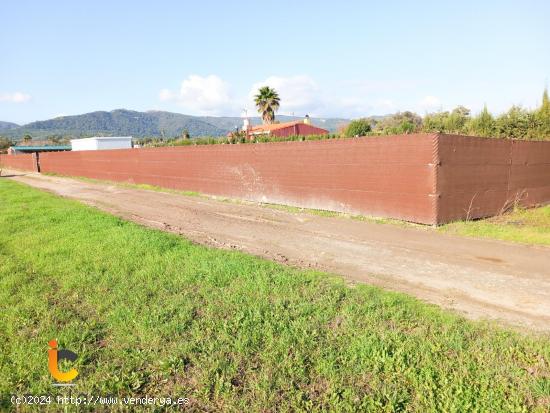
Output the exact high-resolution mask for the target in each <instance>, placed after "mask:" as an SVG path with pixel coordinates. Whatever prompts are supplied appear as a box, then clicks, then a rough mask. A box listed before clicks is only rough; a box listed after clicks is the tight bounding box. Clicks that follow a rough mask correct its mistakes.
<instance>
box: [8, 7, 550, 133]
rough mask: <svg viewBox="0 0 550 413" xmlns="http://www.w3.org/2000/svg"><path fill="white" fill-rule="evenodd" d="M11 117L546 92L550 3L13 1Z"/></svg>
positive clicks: (302, 108) (498, 97)
mask: <svg viewBox="0 0 550 413" xmlns="http://www.w3.org/2000/svg"><path fill="white" fill-rule="evenodd" d="M0 15H1V16H2V26H1V28H0V33H1V34H0V120H4V121H13V122H18V123H25V122H30V121H33V120H39V119H47V118H51V117H54V116H58V115H72V114H79V113H84V112H89V111H94V110H112V109H116V108H127V109H135V110H169V111H175V112H181V113H187V114H212V115H229V116H238V115H240V114H241V112H242V109H243V108H248V110H249V113H252V112H253V110H254V108H253V105H252V102H251V99H250V96H251V94H252V92H253V91H254V90H255V89H256V88H257V87H258V86H260V85H263V84H269V85H272V86H274V87H275V88H276V89H277V90H278V91H279V93H280V95H281V99H282V105H281V109H280V112H281V113H294V114H296V115H303V114H305V113H309V114H311V115H318V116H342V117H358V116H365V115H373V114H385V113H390V112H395V111H398V110H415V111H417V112H419V113H421V114H424V113H426V112H428V111H434V110H438V109H448V108H452V107H454V106H456V105H459V104H462V105H465V106H467V107H469V108H471V109H472V110H474V111H477V110H480V109H481V108H482V107H483V105H484V104H485V103H486V104H487V105H488V107H489V110H491V111H493V112H497V113H498V112H501V111H503V110H505V109H507V108H508V107H509V106H510V105H512V104H521V105H523V106H525V107H533V106H535V105H537V104H538V102H539V100H540V96H541V94H542V91H543V88H544V87H545V85H547V83H548V81H549V77H550V24H549V23H548V18H549V17H550V2H548V1H521V2H520V1H515V2H509V1H485V2H481V1H462V2H456V1H455V2H449V3H448V4H447V3H445V2H441V1H438V2H435V1H434V2H421V1H419V2H406V1H376V2H367V1H340V2H335V1H319V0H318V1H315V2H314V1H277V2H271V3H265V2H258V1H255V2H227V1H219V2H215V1H208V0H203V1H192V2H191V1H189V2H183V1H173V2H168V1H162V0H157V1H154V2H145V1H143V2H140V1H131V2H130V1H117V2H115V1H110V2H109V1H93V2H92V1H88V2H78V1H24V0H20V1H9V2H2V3H1V4H0Z"/></svg>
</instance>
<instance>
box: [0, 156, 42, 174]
mask: <svg viewBox="0 0 550 413" xmlns="http://www.w3.org/2000/svg"><path fill="white" fill-rule="evenodd" d="M0 166H1V167H2V168H6V169H17V170H20V171H29V172H34V171H36V162H35V161H34V155H33V154H30V153H22V154H17V155H0Z"/></svg>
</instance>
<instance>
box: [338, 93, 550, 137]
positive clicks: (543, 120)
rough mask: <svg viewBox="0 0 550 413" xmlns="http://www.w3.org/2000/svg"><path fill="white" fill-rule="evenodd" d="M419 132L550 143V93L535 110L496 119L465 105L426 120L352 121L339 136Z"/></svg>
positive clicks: (514, 110) (401, 116)
mask: <svg viewBox="0 0 550 413" xmlns="http://www.w3.org/2000/svg"><path fill="white" fill-rule="evenodd" d="M419 132H442V133H452V134H460V135H474V136H482V137H490V138H507V139H525V140H550V99H549V98H548V90H547V89H545V90H544V93H543V95H542V102H541V104H540V106H539V107H538V108H536V109H534V110H528V109H524V108H522V107H521V106H512V107H511V108H510V109H509V110H508V111H506V112H504V113H502V114H500V115H498V116H494V115H492V114H491V113H490V112H489V110H488V109H487V106H485V107H484V108H483V110H482V111H481V112H480V113H478V114H476V115H472V113H471V111H470V110H469V109H468V108H465V107H464V106H458V107H456V108H455V109H453V110H452V111H440V112H436V113H429V114H427V115H425V116H424V117H423V118H422V117H421V116H420V115H418V114H416V113H414V112H409V111H407V112H399V113H396V114H393V115H390V116H387V117H384V118H382V119H375V118H361V119H356V120H353V121H351V122H350V123H349V125H347V126H346V127H345V128H343V129H342V130H341V131H340V133H341V134H342V135H344V136H373V135H374V136H375V135H399V134H407V133H419Z"/></svg>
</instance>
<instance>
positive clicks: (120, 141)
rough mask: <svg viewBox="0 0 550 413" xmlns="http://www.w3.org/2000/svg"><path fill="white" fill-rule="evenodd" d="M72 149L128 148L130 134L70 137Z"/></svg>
mask: <svg viewBox="0 0 550 413" xmlns="http://www.w3.org/2000/svg"><path fill="white" fill-rule="evenodd" d="M71 147H72V150H73V151H99V150H103V149H130V148H131V147H132V137H131V136H105V137H103V136H95V137H93V138H83V139H71Z"/></svg>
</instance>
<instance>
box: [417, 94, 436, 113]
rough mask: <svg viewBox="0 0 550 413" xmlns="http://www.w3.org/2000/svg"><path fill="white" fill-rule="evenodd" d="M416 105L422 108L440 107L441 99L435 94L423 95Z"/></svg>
mask: <svg viewBox="0 0 550 413" xmlns="http://www.w3.org/2000/svg"><path fill="white" fill-rule="evenodd" d="M418 105H419V106H420V107H421V108H422V109H424V110H434V109H438V108H440V107H441V101H440V100H439V99H438V98H436V97H435V96H425V97H424V98H423V99H422V100H420V102H418Z"/></svg>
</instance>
